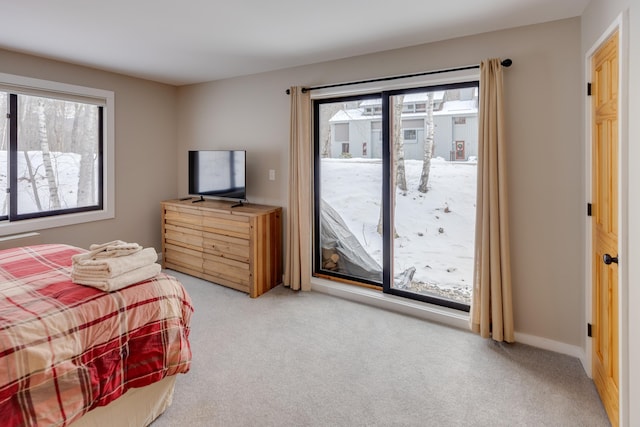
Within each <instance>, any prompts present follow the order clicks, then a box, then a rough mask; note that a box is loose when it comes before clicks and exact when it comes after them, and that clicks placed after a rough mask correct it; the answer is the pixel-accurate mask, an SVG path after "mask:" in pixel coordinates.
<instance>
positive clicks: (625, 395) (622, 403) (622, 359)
mask: <svg viewBox="0 0 640 427" xmlns="http://www.w3.org/2000/svg"><path fill="white" fill-rule="evenodd" d="M628 20H629V17H628V11H626V12H624V13H621V14H620V15H618V16H617V17H616V19H615V20H614V21H613V22H612V23H611V24H610V25H609V28H607V30H606V31H604V32H603V33H602V35H601V36H600V37H599V38H598V40H597V41H596V42H595V43H594V44H593V45H592V46H591V48H590V49H589V50H588V51H587V52H586V55H585V64H584V67H585V68H584V70H585V82H584V83H585V84H584V85H583V88H584V89H583V91H582V94H583V105H584V115H585V203H584V209H585V212H586V206H587V203H591V202H592V190H593V187H592V179H593V174H592V170H591V168H592V163H591V162H592V152H591V151H592V150H591V149H592V137H593V135H592V124H593V121H592V116H591V113H592V112H591V99H590V97H589V96H588V95H587V91H586V83H587V82H591V80H592V75H591V59H592V58H593V55H594V54H595V52H596V51H597V50H598V49H599V48H600V47H602V46H603V44H604V43H605V42H606V41H607V40H608V39H609V37H610V36H611V35H612V34H613V33H615V32H616V31H618V38H619V45H618V60H619V62H618V204H619V205H618V254H619V257H620V258H621V260H622V262H621V263H620V264H619V266H618V325H619V332H618V333H619V337H618V343H619V349H618V357H619V360H618V361H619V367H620V369H619V378H618V385H619V396H618V398H619V419H620V425H621V426H626V425H628V420H629V400H628V399H629V357H628V354H629V351H628V339H627V337H628V334H629V320H628V319H629V305H628V300H629V298H628V295H629V278H628V277H629V273H628V272H629V270H628V268H627V265H628V261H625V260H626V254H627V253H628V244H629V242H628V235H627V232H628V192H629V180H628V170H629V168H628V163H627V162H626V160H627V159H628V151H629V138H628V114H629V113H628V105H629V99H628V98H629V96H628V88H629V84H628V71H627V70H628V69H629V65H628V55H627V54H626V53H627V52H628V35H627V28H628V22H629V21H628ZM584 218H585V220H584V230H585V245H584V247H585V253H584V260H585V319H586V322H585V325H584V331H585V336H586V330H587V327H586V323H592V321H593V312H592V311H593V307H592V304H593V299H592V292H593V274H592V273H593V269H592V265H591V260H592V250H593V241H592V239H593V233H592V223H591V218H592V217H591V218H590V217H587V216H586V215H585V217H584ZM592 347H593V342H592V339H591V338H590V337H587V338H586V340H585V354H584V358H583V360H582V365H583V368H584V370H585V372H586V373H587V375H588V376H589V378H592V375H593V372H592V363H593V359H592V351H593V348H592Z"/></svg>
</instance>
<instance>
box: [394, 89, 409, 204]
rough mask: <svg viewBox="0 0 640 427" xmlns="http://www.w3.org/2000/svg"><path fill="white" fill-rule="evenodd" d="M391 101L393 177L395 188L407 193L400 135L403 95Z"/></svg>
mask: <svg viewBox="0 0 640 427" xmlns="http://www.w3.org/2000/svg"><path fill="white" fill-rule="evenodd" d="M393 100H394V102H393V115H392V120H393V152H394V159H393V167H394V175H393V176H395V177H396V185H395V188H399V189H400V190H402V191H407V177H406V174H405V169H404V138H403V135H402V107H403V105H404V95H398V96H394V97H393ZM394 194H395V193H394Z"/></svg>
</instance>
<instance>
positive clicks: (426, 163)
mask: <svg viewBox="0 0 640 427" xmlns="http://www.w3.org/2000/svg"><path fill="white" fill-rule="evenodd" d="M426 120H427V134H426V136H425V139H424V155H423V157H422V173H421V174H420V185H419V186H418V191H419V192H421V193H426V192H427V191H429V187H428V184H429V172H430V171H431V157H432V156H433V128H434V126H433V92H428V93H427V119H426Z"/></svg>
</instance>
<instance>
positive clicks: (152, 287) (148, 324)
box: [0, 244, 193, 427]
mask: <svg viewBox="0 0 640 427" xmlns="http://www.w3.org/2000/svg"><path fill="white" fill-rule="evenodd" d="M82 252H84V250H83V249H80V248H76V247H73V246H68V245H58V244H56V245H36V246H25V247H20V248H14V249H6V250H2V251H0V414H1V415H0V417H1V424H2V425H3V426H9V427H12V426H27V425H28V426H39V427H41V426H63V425H72V426H73V427H75V426H99V425H123V423H122V422H118V421H116V420H118V419H120V420H123V422H125V421H126V425H130V426H134V425H135V426H144V425H148V424H150V423H151V422H152V421H153V420H154V419H155V418H156V417H157V416H158V415H160V414H161V413H162V412H163V411H164V410H165V409H166V408H167V407H168V405H170V403H171V398H172V395H173V386H174V382H175V377H176V374H179V373H186V372H188V371H189V367H190V363H191V349H190V346H189V340H188V339H189V331H190V329H189V326H190V320H191V314H192V312H193V306H192V304H191V300H190V298H189V295H188V294H187V293H186V291H185V290H184V288H183V287H182V285H181V284H180V282H178V281H177V280H176V279H175V278H173V277H171V276H169V275H166V274H164V273H160V274H158V275H157V276H155V277H153V278H151V279H149V280H145V281H143V282H139V283H136V284H133V285H131V286H127V287H126V288H124V289H121V290H118V291H114V292H104V291H101V290H98V289H95V288H93V287H88V286H82V285H78V284H74V283H72V282H71V279H70V273H71V256H73V255H74V254H78V253H82ZM115 417H120V418H115Z"/></svg>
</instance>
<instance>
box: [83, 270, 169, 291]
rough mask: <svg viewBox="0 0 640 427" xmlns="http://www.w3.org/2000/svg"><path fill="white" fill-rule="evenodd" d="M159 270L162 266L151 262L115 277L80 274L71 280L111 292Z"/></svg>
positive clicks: (141, 279) (150, 276) (146, 277)
mask: <svg viewBox="0 0 640 427" xmlns="http://www.w3.org/2000/svg"><path fill="white" fill-rule="evenodd" d="M161 270H162V267H160V264H156V263H153V264H148V265H145V266H143V267H140V268H136V269H133V270H130V271H128V272H126V273H123V274H120V275H118V276H115V277H108V278H107V277H105V278H94V277H85V276H83V275H82V274H80V275H76V277H75V278H73V282H74V283H79V284H81V285H85V286H91V287H94V288H98V289H101V290H103V291H105V292H111V291H117V290H119V289H122V288H125V287H127V286H129V285H133V284H134V283H138V282H142V281H144V280H147V279H150V278H152V277H154V276H155V275H157V274H158V273H160V271H161Z"/></svg>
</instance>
